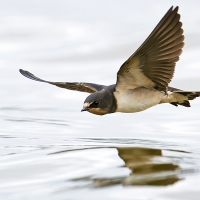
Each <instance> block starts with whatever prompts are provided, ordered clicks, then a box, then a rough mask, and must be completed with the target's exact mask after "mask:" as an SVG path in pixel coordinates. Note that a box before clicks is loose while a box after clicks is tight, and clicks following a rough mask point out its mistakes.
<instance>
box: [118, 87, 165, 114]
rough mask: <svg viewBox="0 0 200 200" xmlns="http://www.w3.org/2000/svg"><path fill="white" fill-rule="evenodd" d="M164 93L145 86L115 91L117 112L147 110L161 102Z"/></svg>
mask: <svg viewBox="0 0 200 200" xmlns="http://www.w3.org/2000/svg"><path fill="white" fill-rule="evenodd" d="M163 95H164V94H163V93H162V92H160V91H157V90H154V89H147V88H144V87H141V88H136V89H131V90H130V89H129V90H124V91H115V92H114V96H115V99H116V102H117V109H116V112H125V113H131V112H139V111H143V110H146V109H147V108H150V107H152V106H155V105H157V104H159V103H160V101H161V99H162V97H163Z"/></svg>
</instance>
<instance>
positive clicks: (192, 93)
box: [168, 87, 200, 107]
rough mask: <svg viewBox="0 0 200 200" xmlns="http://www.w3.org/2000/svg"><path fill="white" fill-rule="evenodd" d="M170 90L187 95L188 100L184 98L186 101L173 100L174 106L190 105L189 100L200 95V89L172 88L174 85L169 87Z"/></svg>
mask: <svg viewBox="0 0 200 200" xmlns="http://www.w3.org/2000/svg"><path fill="white" fill-rule="evenodd" d="M168 91H170V92H173V93H178V94H181V95H183V96H185V97H187V100H184V101H178V102H171V103H170V104H172V105H174V106H178V105H181V106H185V107H190V102H189V100H193V99H195V98H196V97H200V91H183V90H179V89H176V88H172V87H169V88H168Z"/></svg>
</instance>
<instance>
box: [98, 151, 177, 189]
mask: <svg viewBox="0 0 200 200" xmlns="http://www.w3.org/2000/svg"><path fill="white" fill-rule="evenodd" d="M117 150H118V155H119V157H120V158H121V159H122V160H123V161H124V163H125V166H126V167H128V168H129V169H130V170H131V173H130V175H129V176H128V177H115V178H96V179H94V186H95V187H105V186H110V185H115V184H123V185H124V186H126V185H155V186H167V185H172V184H174V183H176V182H177V181H179V180H181V179H180V178H179V177H178V176H177V175H178V174H179V173H180V170H179V166H178V165H176V164H173V163H172V162H171V159H170V160H169V159H167V158H166V157H163V156H162V151H161V150H160V149H152V148H142V147H117ZM163 158H164V159H163ZM163 160H165V161H163Z"/></svg>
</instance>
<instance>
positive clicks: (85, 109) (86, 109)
mask: <svg viewBox="0 0 200 200" xmlns="http://www.w3.org/2000/svg"><path fill="white" fill-rule="evenodd" d="M88 110H89V108H85V107H83V109H82V110H81V112H83V111H88Z"/></svg>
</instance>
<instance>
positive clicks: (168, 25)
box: [115, 7, 184, 91]
mask: <svg viewBox="0 0 200 200" xmlns="http://www.w3.org/2000/svg"><path fill="white" fill-rule="evenodd" d="M177 12H178V7H176V8H175V9H173V7H171V8H170V9H169V10H168V12H167V13H166V14H165V16H164V17H163V18H162V19H161V21H160V22H159V23H158V25H157V26H156V27H155V28H154V30H153V31H152V33H151V34H150V35H149V36H148V38H147V39H146V40H145V41H144V43H143V44H142V45H141V46H140V47H139V48H138V49H137V50H136V51H135V53H133V54H132V55H131V57H130V58H128V60H127V61H125V62H124V64H123V65H122V66H121V68H120V69H119V71H118V73H117V83H116V88H115V89H116V90H117V91H118V90H123V89H134V88H137V87H141V86H144V87H147V88H153V87H156V88H157V89H158V90H165V89H166V87H167V86H168V84H169V82H170V81H171V79H172V77H173V74H174V70H175V65H176V62H177V61H178V60H179V56H180V55H181V53H182V48H183V46H184V43H183V41H184V36H183V29H182V28H181V27H182V23H181V22H180V15H179V14H178V13H177Z"/></svg>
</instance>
